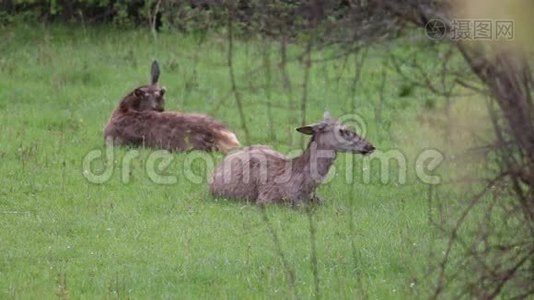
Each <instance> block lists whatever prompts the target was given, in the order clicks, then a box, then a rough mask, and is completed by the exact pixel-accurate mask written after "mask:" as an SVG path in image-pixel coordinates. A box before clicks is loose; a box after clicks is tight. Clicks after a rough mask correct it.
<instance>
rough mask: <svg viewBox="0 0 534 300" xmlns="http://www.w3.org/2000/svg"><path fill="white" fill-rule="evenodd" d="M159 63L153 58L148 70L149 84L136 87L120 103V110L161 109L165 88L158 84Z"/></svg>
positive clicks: (163, 103)
mask: <svg viewBox="0 0 534 300" xmlns="http://www.w3.org/2000/svg"><path fill="white" fill-rule="evenodd" d="M159 75H160V70H159V64H158V61H157V60H155V61H154V62H153V63H152V67H151V70H150V84H149V85H143V86H140V87H138V88H136V89H135V90H134V91H133V93H131V94H130V95H128V96H127V97H126V98H125V99H124V100H123V101H122V103H121V105H120V106H121V111H123V112H126V111H130V110H134V111H159V112H161V111H163V110H164V109H165V98H164V95H165V88H164V87H160V86H159Z"/></svg>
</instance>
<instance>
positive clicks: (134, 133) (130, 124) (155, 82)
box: [104, 61, 239, 152]
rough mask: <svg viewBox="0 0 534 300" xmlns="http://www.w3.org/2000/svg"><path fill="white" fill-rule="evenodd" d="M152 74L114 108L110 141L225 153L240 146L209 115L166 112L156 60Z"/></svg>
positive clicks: (107, 132)
mask: <svg viewBox="0 0 534 300" xmlns="http://www.w3.org/2000/svg"><path fill="white" fill-rule="evenodd" d="M150 74H151V76H150V77H151V78H150V84H149V85H143V86H140V87H138V88H136V89H134V90H133V91H132V92H130V93H129V94H128V95H126V96H125V97H124V98H123V99H122V100H121V102H120V103H119V105H118V106H117V108H116V109H115V110H114V111H113V114H112V115H111V118H110V120H109V122H108V124H107V126H106V128H105V130H104V138H105V140H106V141H107V142H110V143H113V144H115V145H127V146H144V147H148V148H155V149H166V150H170V151H189V150H203V151H223V152H226V151H229V150H231V149H233V148H236V147H239V141H238V140H237V137H236V136H235V134H234V133H233V132H231V131H230V130H228V129H227V128H226V127H225V126H224V125H223V124H222V123H220V122H219V121H217V120H215V119H213V118H211V117H209V116H207V115H203V114H187V113H180V112H167V111H164V105H165V99H164V95H165V88H164V87H160V86H159V75H160V69H159V65H158V62H157V61H154V62H153V63H152V68H151V72H150Z"/></svg>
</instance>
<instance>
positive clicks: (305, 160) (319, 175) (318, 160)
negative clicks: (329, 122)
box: [293, 136, 336, 193]
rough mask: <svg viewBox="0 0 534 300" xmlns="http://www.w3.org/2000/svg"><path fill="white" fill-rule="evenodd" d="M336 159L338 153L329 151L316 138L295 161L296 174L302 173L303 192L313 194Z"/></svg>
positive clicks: (294, 169)
mask: <svg viewBox="0 0 534 300" xmlns="http://www.w3.org/2000/svg"><path fill="white" fill-rule="evenodd" d="M335 159H336V151H335V150H331V149H327V148H326V147H325V146H324V145H322V144H321V143H320V141H318V140H317V139H316V138H315V136H314V137H313V138H312V140H311V141H310V143H309V144H308V147H307V148H306V150H304V153H302V155H301V156H299V157H296V158H295V159H294V160H293V166H294V167H293V171H294V173H301V174H302V175H303V176H302V177H301V176H297V178H299V177H300V178H301V180H302V182H301V185H302V188H303V190H305V191H307V192H309V193H311V192H313V190H314V189H315V188H316V187H317V186H318V185H319V184H320V183H321V182H322V181H323V180H324V178H325V177H326V175H327V174H328V171H329V170H330V167H331V166H332V164H333V163H334V161H335Z"/></svg>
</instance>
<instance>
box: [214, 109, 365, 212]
mask: <svg viewBox="0 0 534 300" xmlns="http://www.w3.org/2000/svg"><path fill="white" fill-rule="evenodd" d="M297 131H299V132H301V133H303V134H307V135H311V136H312V137H311V140H310V142H309V144H308V147H307V148H306V150H305V151H304V153H302V155H300V156H298V157H295V158H288V157H286V156H285V155H283V154H281V153H279V152H276V151H274V150H272V149H271V148H269V147H267V146H262V145H259V146H251V147H247V148H245V149H242V150H240V151H238V152H235V153H232V154H230V155H228V156H226V157H225V159H224V160H223V161H222V162H221V164H219V165H218V166H217V168H216V169H215V172H214V174H213V178H212V180H211V183H210V192H211V194H212V195H214V196H216V197H224V198H234V199H244V200H247V201H253V202H256V203H271V202H285V201H288V202H291V203H292V204H297V205H298V204H301V203H306V202H312V201H314V200H316V198H315V196H314V190H315V188H316V187H317V186H318V185H319V184H320V183H321V181H322V180H323V179H324V178H325V176H326V175H327V173H328V170H329V169H330V166H332V164H333V163H334V160H335V159H336V153H337V152H351V153H360V154H369V153H371V152H373V151H374V149H375V147H374V146H373V145H371V144H370V143H369V142H367V141H366V140H365V139H363V138H362V137H360V136H358V135H357V134H356V133H355V132H354V131H353V130H351V129H350V128H348V127H346V126H345V125H343V124H341V123H340V122H339V121H337V120H334V119H332V118H331V117H330V114H329V113H328V112H325V114H324V119H323V120H322V121H321V122H319V123H316V124H312V125H308V126H304V127H300V128H297Z"/></svg>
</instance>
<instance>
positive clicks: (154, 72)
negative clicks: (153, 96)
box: [150, 60, 160, 85]
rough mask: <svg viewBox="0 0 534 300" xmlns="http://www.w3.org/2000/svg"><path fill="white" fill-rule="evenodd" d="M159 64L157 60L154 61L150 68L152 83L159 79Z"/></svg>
mask: <svg viewBox="0 0 534 300" xmlns="http://www.w3.org/2000/svg"><path fill="white" fill-rule="evenodd" d="M159 73H160V71H159V64H158V61H157V60H154V61H153V62H152V67H151V68H150V84H152V85H155V84H157V83H158V81H159Z"/></svg>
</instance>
